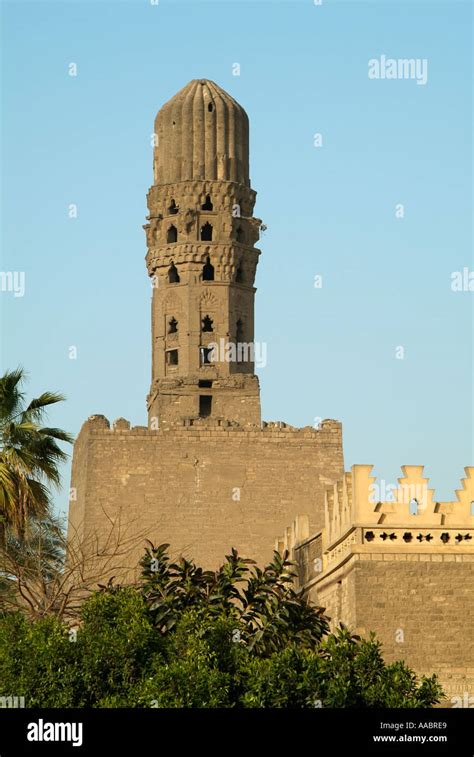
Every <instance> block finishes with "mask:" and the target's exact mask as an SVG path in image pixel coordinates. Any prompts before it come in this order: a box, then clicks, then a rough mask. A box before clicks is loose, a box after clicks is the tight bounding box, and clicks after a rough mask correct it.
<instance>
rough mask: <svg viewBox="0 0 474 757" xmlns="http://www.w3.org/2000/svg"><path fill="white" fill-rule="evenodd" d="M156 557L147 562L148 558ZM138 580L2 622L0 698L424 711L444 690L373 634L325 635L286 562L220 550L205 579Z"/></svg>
mask: <svg viewBox="0 0 474 757" xmlns="http://www.w3.org/2000/svg"><path fill="white" fill-rule="evenodd" d="M155 559H156V562H153V560H155ZM143 572H144V575H143V582H142V584H140V585H138V586H127V587H114V586H113V584H111V583H109V584H108V585H107V586H106V587H103V589H101V590H99V591H95V592H94V593H93V594H92V595H91V596H90V597H89V598H88V599H86V600H85V601H84V602H83V604H82V610H81V618H80V622H79V623H78V625H77V627H76V628H74V629H72V630H71V629H68V628H67V627H66V625H65V624H64V623H62V622H61V620H60V619H59V618H58V617H55V616H51V615H50V616H45V617H41V618H39V619H38V620H36V621H31V620H30V619H28V618H27V617H25V615H24V614H21V613H19V612H16V613H11V612H7V613H5V614H4V616H3V617H0V696H25V700H26V706H41V707H45V706H53V707H54V706H63V707H83V706H90V707H125V706H128V707H193V708H198V707H206V708H207V707H226V708H227V707H252V708H255V707H277V708H286V707H298V708H303V707H304V708H307V707H320V706H321V707H429V706H431V705H433V704H435V703H436V702H438V701H439V699H440V697H441V695H442V691H441V688H440V686H439V684H438V682H437V680H436V677H435V676H432V677H431V678H426V677H424V678H422V679H421V681H420V680H418V679H417V678H416V676H415V674H414V673H413V671H411V670H410V669H409V668H408V667H407V666H406V665H405V664H404V663H403V662H395V663H392V664H389V665H387V664H385V662H384V660H383V657H382V653H381V648H380V644H379V643H378V642H377V641H376V640H375V638H374V637H371V638H369V639H360V638H359V637H358V636H354V635H352V634H350V633H349V631H348V630H347V629H345V628H343V627H341V628H340V629H338V630H337V632H336V633H329V631H328V626H327V620H326V618H325V617H324V614H323V613H322V610H321V609H320V608H318V607H315V606H313V605H312V604H311V603H309V602H308V601H307V600H306V599H305V598H304V596H303V595H302V594H301V593H299V592H295V591H294V590H293V589H292V588H291V585H290V583H289V581H287V577H288V575H289V574H290V572H291V571H290V563H289V562H288V560H287V556H286V555H283V556H279V555H275V557H274V559H273V561H272V562H271V563H270V564H269V565H267V566H266V567H265V568H264V569H262V570H260V569H258V568H256V567H255V566H254V564H253V563H252V561H249V560H243V559H242V558H240V557H239V555H238V554H237V552H235V551H233V552H232V554H231V555H229V556H228V557H227V559H226V561H225V563H224V565H223V566H222V567H221V568H220V569H219V570H218V571H216V572H215V573H212V572H210V571H203V570H202V569H200V568H198V567H197V566H196V565H195V564H194V563H192V562H188V561H181V562H179V563H171V562H170V560H169V557H168V555H167V547H166V545H161V546H160V547H157V548H155V547H153V546H152V545H151V546H150V547H149V549H148V550H147V552H146V555H145V558H144V560H143Z"/></svg>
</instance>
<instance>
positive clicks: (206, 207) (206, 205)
mask: <svg viewBox="0 0 474 757" xmlns="http://www.w3.org/2000/svg"><path fill="white" fill-rule="evenodd" d="M213 209H214V205H213V204H212V202H211V195H206V201H205V203H204V205H201V210H213Z"/></svg>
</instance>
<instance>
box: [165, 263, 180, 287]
mask: <svg viewBox="0 0 474 757" xmlns="http://www.w3.org/2000/svg"><path fill="white" fill-rule="evenodd" d="M168 282H169V283H170V284H179V273H178V269H177V268H176V266H175V264H174V263H171V265H170V267H169V268H168Z"/></svg>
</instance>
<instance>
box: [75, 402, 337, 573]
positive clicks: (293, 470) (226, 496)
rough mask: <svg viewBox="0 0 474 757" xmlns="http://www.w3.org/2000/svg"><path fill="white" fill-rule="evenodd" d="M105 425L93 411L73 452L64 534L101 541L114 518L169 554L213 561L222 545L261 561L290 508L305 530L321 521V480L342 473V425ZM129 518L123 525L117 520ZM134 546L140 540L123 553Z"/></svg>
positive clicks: (133, 558) (133, 562) (268, 553)
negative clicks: (302, 517) (165, 545)
mask: <svg viewBox="0 0 474 757" xmlns="http://www.w3.org/2000/svg"><path fill="white" fill-rule="evenodd" d="M127 425H128V424H127V422H126V421H123V420H122V421H120V422H118V424H117V428H115V429H110V428H109V424H108V421H107V420H106V419H105V418H103V417H101V416H93V418H92V419H91V420H89V421H87V422H86V423H85V424H84V426H83V427H82V430H81V432H80V434H79V437H78V440H77V442H76V446H75V451H74V461H73V471H72V487H73V490H74V491H75V496H76V499H75V501H74V500H73V501H71V506H70V523H71V529H70V535H71V537H72V532H73V530H76V531H78V532H79V530H81V529H83V530H82V531H81V534H82V537H81V538H82V539H83V542H84V543H86V542H88V540H89V538H90V537H91V536H92V537H93V538H94V539H96V540H98V542H103V541H105V540H106V539H107V534H108V533H109V531H110V525H111V522H113V521H115V522H116V521H117V519H120V521H121V523H122V525H123V526H124V527H127V528H128V531H127V534H128V536H130V535H132V534H133V533H139V532H140V533H141V532H143V531H146V533H147V535H148V538H150V539H151V540H152V541H154V542H155V543H161V542H169V543H170V544H171V554H172V555H173V556H175V557H177V556H179V555H180V554H183V555H185V556H186V557H192V558H194V559H196V560H197V561H198V562H199V563H201V564H202V565H203V566H205V567H207V568H215V567H217V566H218V565H219V564H220V563H221V562H222V559H223V557H224V555H225V554H227V553H228V552H229V551H230V549H231V547H236V548H238V550H239V551H240V552H241V553H242V554H243V555H245V556H247V557H252V558H254V559H256V560H257V561H258V562H259V563H260V564H261V563H262V562H264V561H266V560H267V559H269V558H271V556H272V551H273V544H274V536H275V533H278V532H279V531H280V530H281V529H283V527H284V526H285V525H286V524H287V523H288V522H291V520H292V519H293V518H294V517H295V515H296V514H297V513H298V512H300V511H302V510H303V511H305V512H307V513H308V516H309V524H310V528H311V529H312V530H314V531H316V530H319V529H320V528H321V526H322V524H323V519H324V513H323V504H322V503H323V499H324V494H323V487H324V484H323V480H320V477H321V479H324V481H326V482H327V480H328V478H329V479H330V478H334V479H336V478H337V477H339V476H340V475H341V472H342V470H343V453H342V429H341V424H340V423H337V422H335V421H325V422H323V424H322V428H321V429H319V430H315V429H312V428H310V427H309V428H307V429H293V428H291V427H285V426H283V427H282V428H279V427H278V426H276V425H275V426H268V427H265V426H264V427H263V428H262V429H258V428H257V429H255V430H243V429H242V428H239V427H227V428H226V427H217V426H216V427H214V428H212V427H206V426H202V427H193V426H190V427H181V428H175V429H172V430H159V431H150V430H148V429H147V428H144V427H143V428H142V427H138V428H134V429H131V430H130V429H128V428H126V426H127ZM127 524H129V526H127ZM142 553H143V540H142V541H141V542H140V544H139V545H137V549H136V550H135V552H134V554H133V555H132V556H130V557H128V558H127V563H128V564H129V565H130V567H132V566H134V565H136V562H137V559H138V557H139V556H140V555H141V554H142Z"/></svg>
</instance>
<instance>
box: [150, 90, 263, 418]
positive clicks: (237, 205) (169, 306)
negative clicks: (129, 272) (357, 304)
mask: <svg viewBox="0 0 474 757" xmlns="http://www.w3.org/2000/svg"><path fill="white" fill-rule="evenodd" d="M155 143H156V145H155V148H154V183H153V186H152V187H151V188H150V191H149V193H148V210H149V216H148V217H147V218H148V221H149V223H147V224H146V226H145V227H144V228H145V230H146V235H147V246H148V253H147V256H146V262H147V267H148V274H149V276H150V277H151V279H152V285H153V298H152V316H151V321H152V382H151V388H150V393H149V395H148V413H149V424H150V427H151V428H157V427H158V426H159V427H160V428H166V427H170V426H174V425H183V424H196V423H209V420H211V421H213V422H215V423H221V424H223V425H228V424H229V423H230V424H236V425H240V426H249V425H250V426H260V392H259V384H258V378H257V376H256V375H255V374H254V359H253V357H254V356H253V352H252V350H253V345H254V299H255V291H256V290H255V287H254V280H255V271H256V267H257V261H258V256H259V254H260V251H259V250H258V249H256V248H255V247H254V245H255V243H256V242H257V240H258V238H259V226H260V223H261V222H260V220H259V219H257V218H254V217H253V215H252V214H253V208H254V205H255V198H256V192H255V191H254V190H253V189H251V187H250V180H249V123H248V117H247V114H246V113H245V111H244V109H243V108H242V107H241V106H240V105H239V104H238V103H237V102H236V101H235V100H234V99H233V98H232V97H231V96H230V95H228V94H227V92H224V90H223V89H221V88H220V87H218V86H217V85H216V84H214V82H212V81H209V80H208V79H194V80H193V81H191V82H189V84H187V85H186V86H185V87H184V88H183V89H182V90H180V91H179V92H178V93H177V94H176V95H175V96H174V97H173V98H172V99H171V100H169V102H167V103H166V104H165V105H164V106H163V107H162V108H161V110H160V111H159V113H158V115H157V116H156V119H155Z"/></svg>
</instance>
